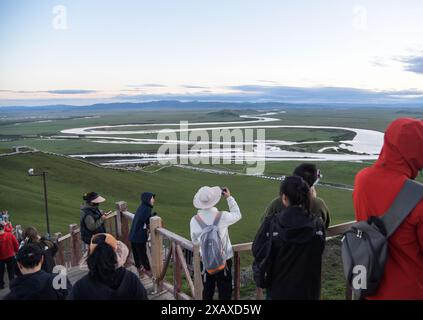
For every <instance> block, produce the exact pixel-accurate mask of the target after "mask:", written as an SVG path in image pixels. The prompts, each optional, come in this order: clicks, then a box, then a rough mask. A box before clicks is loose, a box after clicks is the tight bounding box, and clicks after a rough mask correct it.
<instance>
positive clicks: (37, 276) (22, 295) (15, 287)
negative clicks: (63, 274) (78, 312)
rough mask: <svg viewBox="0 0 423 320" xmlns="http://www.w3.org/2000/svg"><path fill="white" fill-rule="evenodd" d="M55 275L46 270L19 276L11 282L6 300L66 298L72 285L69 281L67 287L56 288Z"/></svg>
mask: <svg viewBox="0 0 423 320" xmlns="http://www.w3.org/2000/svg"><path fill="white" fill-rule="evenodd" d="M55 276H56V274H50V273H47V272H45V271H44V270H40V271H38V272H35V273H32V274H25V275H22V276H19V277H17V278H15V279H14V280H13V281H12V282H11V283H10V293H9V294H8V295H7V296H6V297H5V300H64V299H66V297H67V295H68V291H70V289H71V288H72V285H71V284H70V282H69V281H67V284H66V289H58V290H56V289H54V287H53V280H54V277H55Z"/></svg>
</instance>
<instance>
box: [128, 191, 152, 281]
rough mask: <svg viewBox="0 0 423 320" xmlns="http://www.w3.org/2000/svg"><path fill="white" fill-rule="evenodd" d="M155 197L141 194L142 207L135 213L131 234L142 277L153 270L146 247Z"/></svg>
mask: <svg viewBox="0 0 423 320" xmlns="http://www.w3.org/2000/svg"><path fill="white" fill-rule="evenodd" d="M155 197H156V195H155V194H154V193H151V192H144V193H143V194H141V205H140V206H139V207H138V209H137V211H136V213H135V216H134V220H133V221H132V226H131V231H130V233H129V240H130V241H131V247H132V253H133V255H134V261H135V266H136V267H137V269H138V272H139V273H140V276H142V275H143V273H144V272H146V273H149V272H150V270H151V268H150V263H149V261H148V256H147V247H146V245H147V241H148V230H149V228H150V218H151V211H152V209H153V206H154V202H155Z"/></svg>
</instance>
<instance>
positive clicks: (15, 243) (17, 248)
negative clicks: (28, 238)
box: [12, 234, 19, 254]
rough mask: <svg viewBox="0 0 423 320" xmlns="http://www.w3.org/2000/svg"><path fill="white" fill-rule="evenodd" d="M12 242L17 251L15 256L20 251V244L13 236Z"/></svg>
mask: <svg viewBox="0 0 423 320" xmlns="http://www.w3.org/2000/svg"><path fill="white" fill-rule="evenodd" d="M12 241H13V250H14V251H15V254H16V253H17V252H18V251H19V242H18V240H17V239H16V237H15V236H14V235H13V234H12Z"/></svg>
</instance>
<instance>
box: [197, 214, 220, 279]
mask: <svg viewBox="0 0 423 320" xmlns="http://www.w3.org/2000/svg"><path fill="white" fill-rule="evenodd" d="M221 217H222V213H221V212H218V213H217V215H216V217H215V219H214V221H213V224H212V225H208V224H206V223H205V222H204V221H203V219H201V217H200V216H199V215H198V214H197V215H196V216H195V220H196V221H197V222H198V224H199V225H200V227H201V229H202V232H201V236H200V246H201V260H202V262H203V271H207V273H209V274H211V275H213V274H215V273H217V272H219V271H222V270H224V269H225V266H226V260H225V259H224V257H223V245H222V240H221V239H220V236H219V228H218V225H219V221H220V218H221ZM204 275H205V273H204Z"/></svg>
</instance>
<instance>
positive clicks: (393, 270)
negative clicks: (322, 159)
mask: <svg viewBox="0 0 423 320" xmlns="http://www.w3.org/2000/svg"><path fill="white" fill-rule="evenodd" d="M422 169H423V121H421V120H414V119H398V120H396V121H394V122H393V123H392V124H391V125H390V126H389V127H388V129H387V131H386V133H385V142H384V146H383V149H382V151H381V154H380V156H379V160H378V161H376V162H375V164H373V165H372V166H371V167H369V168H366V169H364V170H362V171H361V172H359V174H358V175H357V176H356V178H355V189H354V194H353V200H354V201H353V202H354V208H355V215H356V219H357V220H358V221H366V220H367V219H369V218H370V217H371V216H382V215H383V214H384V213H385V212H386V211H387V209H388V208H389V206H390V205H391V204H392V202H393V200H394V198H395V196H396V195H397V194H398V192H399V190H400V189H401V187H402V185H403V184H404V182H405V181H407V180H408V179H413V180H414V179H415V178H416V177H417V175H418V172H419V171H420V170H422ZM321 178H322V173H321V172H320V170H318V169H317V167H316V165H315V164H313V163H303V164H301V165H299V166H297V167H296V168H295V169H294V171H293V173H292V175H290V176H287V177H285V178H284V179H283V180H282V182H281V185H280V188H279V195H278V196H277V197H276V198H274V199H272V200H270V203H269V205H268V207H267V209H266V210H265V213H264V215H263V218H262V220H261V223H260V226H259V228H258V231H257V234H256V236H255V239H254V242H253V249H252V251H253V256H254V258H255V260H254V263H253V273H254V276H255V280H256V283H257V284H258V285H259V286H261V287H262V288H265V289H266V298H267V299H269V300H280V299H288V300H318V299H320V294H321V273H322V255H323V251H324V248H325V241H326V231H327V228H328V227H329V225H330V222H331V215H330V211H329V208H328V206H327V205H326V203H325V201H324V200H323V199H321V198H320V197H318V195H317V191H316V185H317V184H318V183H319V180H320V179H321ZM83 199H84V201H85V204H84V206H82V207H81V214H80V217H81V218H80V230H81V237H82V240H83V242H84V243H85V244H86V245H87V247H88V254H87V256H86V258H85V264H86V265H87V267H88V274H87V275H86V276H84V277H83V278H82V279H80V280H78V281H77V282H76V283H75V284H74V285H73V286H72V285H71V284H70V283H69V281H68V280H65V284H66V285H63V283H62V285H58V284H57V283H56V282H57V281H56V282H55V277H57V274H55V273H53V269H54V266H55V264H54V256H55V254H56V251H57V247H56V245H55V244H54V242H52V241H50V240H49V239H46V238H43V237H41V236H40V235H39V233H38V231H37V230H36V229H35V228H33V227H30V228H27V229H26V230H25V232H24V237H23V240H22V242H21V243H20V244H19V243H18V240H17V239H16V238H15V236H14V235H13V234H12V228H11V224H10V222H9V220H8V216H7V212H5V214H3V212H2V218H1V220H0V281H1V282H0V288H3V287H4V282H3V278H4V272H5V269H6V268H7V271H8V277H9V281H10V293H9V295H8V296H7V297H6V299H70V300H87V299H148V297H147V293H146V290H145V288H144V287H143V285H142V282H141V280H140V279H141V278H142V277H144V276H145V275H149V276H151V266H150V262H149V258H148V255H147V248H146V246H147V245H148V241H149V222H150V218H151V217H152V216H154V215H155V214H156V213H155V212H153V207H154V205H155V202H156V195H155V194H154V193H152V192H144V193H142V194H141V203H140V206H139V207H138V209H137V211H136V213H135V216H134V220H133V222H132V225H131V230H130V234H129V239H128V240H129V242H130V243H131V249H132V254H133V257H134V262H135V266H136V267H137V269H138V274H137V275H136V274H135V273H132V272H131V271H128V270H127V269H126V268H125V263H126V261H127V258H128V255H129V252H130V250H129V248H128V247H127V246H126V245H125V244H124V243H123V242H120V241H118V240H116V239H115V238H114V237H113V236H112V235H111V234H108V233H106V228H105V226H104V222H105V220H106V218H107V216H108V214H109V213H110V212H106V213H104V212H103V211H102V210H100V208H99V206H100V204H101V203H103V202H104V201H105V200H106V199H105V198H104V197H102V196H101V195H99V194H98V193H96V192H90V193H86V194H84V196H83ZM221 199H224V200H226V203H227V206H228V209H227V211H225V210H220V209H218V208H217V207H216V206H217V205H218V204H219V202H220V201H221ZM193 206H194V208H195V209H196V210H197V212H196V214H195V215H194V216H193V217H192V219H191V221H190V226H189V228H190V235H191V240H192V242H193V243H194V244H199V245H200V254H201V257H202V262H201V268H202V275H203V285H204V289H203V299H204V300H211V299H213V298H214V296H215V291H216V288H217V293H218V298H219V299H220V300H230V299H231V297H232V290H233V279H232V264H233V262H232V258H233V249H232V244H231V240H230V236H229V227H230V226H232V225H234V224H236V223H237V222H238V221H239V220H240V219H242V214H241V210H240V207H239V206H238V203H237V202H236V200H235V198H234V196H233V195H232V193H231V191H230V190H229V188H228V187H219V186H215V187H209V186H204V187H201V188H200V189H199V190H198V191H197V193H196V194H195V195H194V197H193ZM6 217H7V218H6ZM368 298H369V299H423V201H420V203H419V204H418V205H417V207H415V208H413V210H412V212H411V213H410V214H409V215H408V216H407V218H406V220H405V221H404V222H403V223H402V224H401V226H400V227H399V228H398V229H397V231H396V232H395V234H394V235H393V236H392V237H390V238H389V257H388V261H387V263H386V268H385V272H384V275H383V279H382V282H381V284H380V287H379V289H378V291H377V293H376V294H375V295H374V296H371V297H368Z"/></svg>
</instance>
